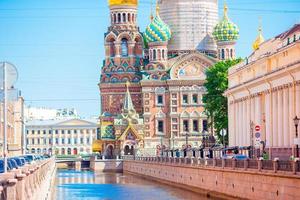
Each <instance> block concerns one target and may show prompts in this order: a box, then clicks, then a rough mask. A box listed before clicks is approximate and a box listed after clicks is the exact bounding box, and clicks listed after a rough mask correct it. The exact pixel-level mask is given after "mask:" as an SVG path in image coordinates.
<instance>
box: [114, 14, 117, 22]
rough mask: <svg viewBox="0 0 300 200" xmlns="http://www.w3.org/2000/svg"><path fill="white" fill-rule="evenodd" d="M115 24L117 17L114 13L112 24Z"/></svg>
mask: <svg viewBox="0 0 300 200" xmlns="http://www.w3.org/2000/svg"><path fill="white" fill-rule="evenodd" d="M116 22H117V15H116V13H115V14H114V23H116Z"/></svg>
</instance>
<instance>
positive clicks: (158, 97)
mask: <svg viewBox="0 0 300 200" xmlns="http://www.w3.org/2000/svg"><path fill="white" fill-rule="evenodd" d="M157 104H158V105H163V104H164V97H163V95H157Z"/></svg>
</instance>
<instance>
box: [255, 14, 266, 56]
mask: <svg viewBox="0 0 300 200" xmlns="http://www.w3.org/2000/svg"><path fill="white" fill-rule="evenodd" d="M264 41H265V39H264V37H263V35H262V19H261V17H259V26H258V35H257V37H256V39H255V41H254V42H253V45H252V48H253V50H254V51H256V50H257V49H259V46H260V45H261V44H262V43H263V42H264Z"/></svg>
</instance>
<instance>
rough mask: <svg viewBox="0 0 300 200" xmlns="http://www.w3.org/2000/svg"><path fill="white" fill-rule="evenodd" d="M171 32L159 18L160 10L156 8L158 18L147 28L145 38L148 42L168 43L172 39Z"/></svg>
mask: <svg viewBox="0 0 300 200" xmlns="http://www.w3.org/2000/svg"><path fill="white" fill-rule="evenodd" d="M171 35H172V33H171V30H170V28H169V26H168V25H167V24H165V23H164V22H163V20H162V19H161V18H160V16H159V8H158V6H157V7H156V16H155V18H154V19H153V20H151V23H150V24H149V25H148V27H147V28H146V31H145V33H144V37H145V39H146V42H147V43H149V42H167V41H169V40H170V39H171Z"/></svg>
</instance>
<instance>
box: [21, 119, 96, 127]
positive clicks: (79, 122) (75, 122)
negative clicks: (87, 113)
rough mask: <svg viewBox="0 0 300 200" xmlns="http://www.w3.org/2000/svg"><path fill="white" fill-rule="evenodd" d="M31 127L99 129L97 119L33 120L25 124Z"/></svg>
mask: <svg viewBox="0 0 300 200" xmlns="http://www.w3.org/2000/svg"><path fill="white" fill-rule="evenodd" d="M25 126H26V127H29V126H31V127H32V126H37V127H41V126H45V127H49V126H75V127H76V126H95V127H97V119H65V120H31V121H27V122H26V123H25Z"/></svg>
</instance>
